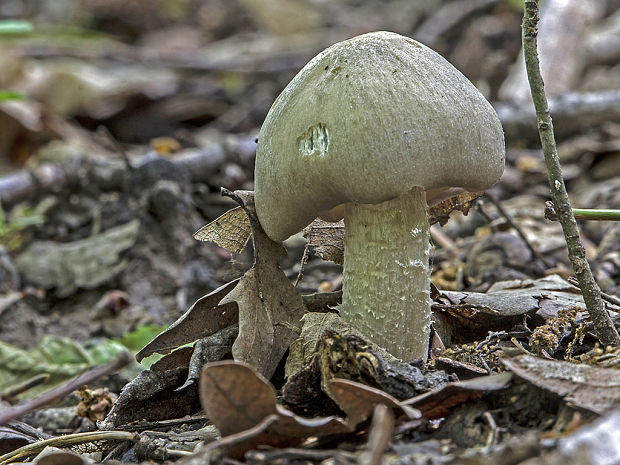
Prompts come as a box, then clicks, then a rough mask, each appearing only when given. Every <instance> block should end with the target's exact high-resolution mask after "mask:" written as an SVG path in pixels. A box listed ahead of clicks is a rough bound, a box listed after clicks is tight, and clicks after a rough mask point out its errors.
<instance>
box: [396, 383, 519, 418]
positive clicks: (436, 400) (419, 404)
mask: <svg viewBox="0 0 620 465" xmlns="http://www.w3.org/2000/svg"><path fill="white" fill-rule="evenodd" d="M512 379H513V375H512V373H509V372H506V373H501V374H499V375H493V376H482V377H480V378H474V379H470V380H467V381H461V382H457V383H450V384H447V385H445V386H444V387H443V388H441V389H438V390H435V391H431V392H427V393H425V394H422V395H419V396H416V397H413V398H411V399H408V400H406V401H404V402H402V403H401V405H407V406H409V407H413V408H416V409H418V410H419V411H420V412H422V415H424V416H425V417H426V418H428V419H429V420H435V419H438V418H443V417H445V416H446V415H448V413H450V411H451V410H452V409H453V408H454V407H457V406H459V405H461V404H463V403H465V402H467V401H468V400H470V399H477V398H479V397H482V396H483V395H485V394H487V393H490V392H496V391H501V390H504V389H507V388H508V387H509V386H510V383H511V382H512Z"/></svg>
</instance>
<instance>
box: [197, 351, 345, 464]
mask: <svg viewBox="0 0 620 465" xmlns="http://www.w3.org/2000/svg"><path fill="white" fill-rule="evenodd" d="M200 398H201V401H202V405H203V408H204V409H205V412H206V414H207V416H208V417H209V418H210V420H211V421H212V422H213V424H214V425H215V426H217V428H218V429H219V430H220V432H221V433H222V436H223V438H222V439H221V440H219V441H216V442H214V443H211V444H210V445H209V446H208V447H207V448H206V449H204V450H203V451H201V452H200V453H201V454H205V455H206V456H208V454H210V453H211V451H213V449H215V448H224V449H226V450H227V451H228V454H229V455H230V456H231V457H233V458H241V457H243V454H244V453H245V452H246V451H247V450H250V449H253V448H256V447H257V446H259V445H270V446H274V447H291V446H295V445H298V444H300V443H301V442H302V441H303V440H304V439H305V438H307V437H310V436H326V435H332V434H342V433H349V432H351V431H352V430H351V429H350V428H349V426H348V425H346V424H345V423H344V422H343V421H342V420H340V419H339V418H336V417H323V418H314V419H305V418H301V417H298V416H296V415H294V414H293V413H292V412H290V411H288V410H286V409H284V408H283V407H280V406H278V405H276V392H275V389H274V388H273V386H272V385H271V384H269V382H268V381H267V380H266V379H265V378H264V377H262V376H261V375H260V374H259V373H258V372H257V371H256V370H255V369H254V368H252V367H251V366H250V365H248V364H246V363H242V362H236V361H232V360H230V361H222V362H215V363H210V364H207V365H206V366H205V368H204V369H203V374H202V377H201V382H200Z"/></svg>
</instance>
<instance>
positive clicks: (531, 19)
mask: <svg viewBox="0 0 620 465" xmlns="http://www.w3.org/2000/svg"><path fill="white" fill-rule="evenodd" d="M537 24H538V1H537V0H526V1H525V13H524V16H523V29H522V33H523V51H524V55H525V67H526V70H527V76H528V80H529V83H530V88H531V92H532V99H533V100H534V106H535V108H536V118H537V121H538V131H539V134H540V141H541V144H542V149H543V154H544V156H545V164H546V165H547V175H548V178H549V186H550V190H551V199H552V200H553V204H554V206H555V210H556V211H557V212H558V216H559V219H560V224H561V225H562V230H563V231H564V237H565V238H566V244H567V246H568V258H569V259H570V261H571V264H572V265H573V270H574V271H575V275H576V276H577V279H578V280H579V286H580V287H581V292H582V294H583V300H584V302H585V304H586V308H587V309H588V312H589V313H590V317H591V318H592V322H593V324H594V328H595V330H596V334H597V337H598V339H599V340H600V341H601V343H603V344H604V345H620V336H619V335H618V332H617V331H616V328H615V327H614V325H613V322H612V321H611V318H610V317H609V315H608V314H607V312H606V311H605V307H604V305H603V300H602V299H601V290H600V289H599V287H598V285H597V283H596V281H595V280H594V277H593V276H592V271H591V270H590V265H589V264H588V262H587V260H586V257H585V249H584V248H583V245H582V244H581V240H580V238H579V230H578V229H577V222H576V221H575V217H574V216H573V211H572V209H571V204H570V201H569V200H568V194H567V193H566V186H565V185H564V179H563V178H562V169H561V167H560V160H559V158H558V152H557V148H556V145H555V138H554V135H553V122H552V121H551V115H550V114H549V105H548V103H547V97H546V96H545V89H544V84H543V80H542V76H541V74H540V64H539V62H538V55H537V50H536V47H537V34H538V31H537Z"/></svg>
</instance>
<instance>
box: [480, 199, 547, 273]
mask: <svg viewBox="0 0 620 465" xmlns="http://www.w3.org/2000/svg"><path fill="white" fill-rule="evenodd" d="M485 195H486V197H487V198H488V199H489V200H490V201H491V203H492V204H493V205H495V208H497V211H498V212H499V214H500V215H502V216H503V217H504V219H505V220H506V222H507V223H508V224H509V225H510V227H511V228H512V229H514V230H515V231H516V232H517V235H518V236H519V237H520V238H521V239H522V240H523V242H524V243H525V245H526V246H527V248H528V249H530V252H532V255H533V256H534V257H536V258H538V259H539V260H540V261H541V262H542V263H543V265H545V266H546V267H547V268H551V264H550V263H549V262H548V261H547V259H545V257H543V256H542V255H541V254H540V253H538V251H537V250H536V249H535V248H534V246H533V245H532V244H531V243H530V241H529V240H528V238H527V237H526V235H525V233H524V232H523V231H521V228H520V227H519V225H518V224H517V223H516V222H515V221H513V219H512V216H510V214H509V213H508V212H507V211H506V210H505V209H504V207H502V205H501V204H500V202H499V201H498V200H497V199H496V198H495V196H494V195H493V194H491V193H489V192H486V193H485Z"/></svg>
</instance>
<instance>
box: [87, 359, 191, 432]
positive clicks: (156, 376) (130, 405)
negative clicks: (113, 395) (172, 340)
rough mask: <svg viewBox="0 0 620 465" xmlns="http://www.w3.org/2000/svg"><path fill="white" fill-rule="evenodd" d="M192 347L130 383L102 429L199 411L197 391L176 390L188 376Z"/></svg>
mask: <svg viewBox="0 0 620 465" xmlns="http://www.w3.org/2000/svg"><path fill="white" fill-rule="evenodd" d="M192 353H193V348H192V347H183V348H181V349H177V350H175V351H174V352H172V353H171V354H168V355H165V356H164V357H163V358H161V359H160V360H158V361H157V362H155V363H154V364H153V365H152V366H151V368H150V369H149V370H144V371H142V372H141V373H140V374H139V375H138V376H136V377H135V378H134V379H133V380H131V381H130V382H129V383H127V384H126V385H125V386H124V387H123V390H122V391H121V393H120V395H119V397H118V399H116V401H115V402H114V405H113V407H112V410H111V411H110V413H109V414H108V416H107V417H106V418H105V420H103V422H101V423H99V428H100V429H103V430H109V429H114V428H117V427H119V426H120V425H124V424H127V423H132V422H135V421H145V420H146V421H159V420H166V419H170V418H181V417H183V416H185V415H189V414H191V413H193V412H195V411H196V408H197V404H198V402H197V400H198V399H197V397H198V390H197V389H196V388H195V387H194V388H193V389H187V390H185V391H184V392H182V393H177V392H175V390H176V388H177V387H178V386H180V385H181V384H182V383H183V382H184V381H185V379H186V378H187V367H188V365H189V362H190V358H191V356H192Z"/></svg>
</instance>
